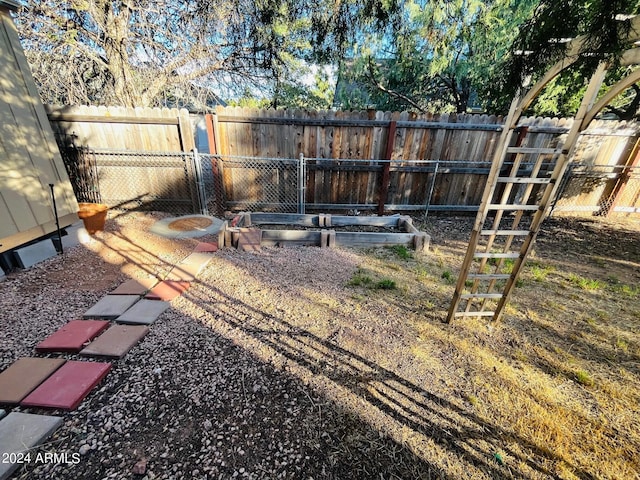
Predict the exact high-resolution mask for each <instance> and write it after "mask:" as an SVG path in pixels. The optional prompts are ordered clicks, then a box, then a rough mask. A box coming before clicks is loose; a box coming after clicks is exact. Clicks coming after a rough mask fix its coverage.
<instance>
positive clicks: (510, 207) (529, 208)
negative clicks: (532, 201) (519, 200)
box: [487, 203, 540, 212]
mask: <svg viewBox="0 0 640 480" xmlns="http://www.w3.org/2000/svg"><path fill="white" fill-rule="evenodd" d="M487 209H488V210H523V211H527V212H535V211H536V210H539V209H540V206H539V205H519V204H512V205H509V204H500V203H491V204H489V205H488V206H487Z"/></svg>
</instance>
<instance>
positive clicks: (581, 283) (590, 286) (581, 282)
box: [569, 273, 604, 291]
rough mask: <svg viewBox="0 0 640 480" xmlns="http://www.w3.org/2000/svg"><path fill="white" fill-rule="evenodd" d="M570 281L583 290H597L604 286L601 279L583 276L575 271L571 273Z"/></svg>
mask: <svg viewBox="0 0 640 480" xmlns="http://www.w3.org/2000/svg"><path fill="white" fill-rule="evenodd" d="M569 281H570V282H571V283H572V284H573V285H574V286H576V287H578V288H579V289H581V290H588V291H596V290H602V289H603V288H604V284H603V283H602V282H601V281H600V280H597V279H591V278H586V277H582V276H580V275H577V274H575V273H571V274H569Z"/></svg>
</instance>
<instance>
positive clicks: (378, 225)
mask: <svg viewBox="0 0 640 480" xmlns="http://www.w3.org/2000/svg"><path fill="white" fill-rule="evenodd" d="M262 226H267V227H270V228H262ZM282 227H284V228H282ZM372 227H374V228H372ZM248 228H257V229H259V230H260V231H261V240H260V245H261V246H286V245H306V246H318V247H323V248H324V247H334V246H345V247H377V246H390V245H405V246H408V247H411V248H414V249H415V250H416V251H417V252H426V251H427V250H428V248H429V242H430V239H431V237H430V236H429V235H428V234H427V233H425V232H422V231H420V230H418V229H417V228H416V227H415V226H414V225H413V222H412V220H411V217H408V216H400V215H393V216H387V217H377V216H346V215H344V216H343V215H328V214H318V215H306V214H295V213H260V212H244V213H241V214H239V215H237V216H236V217H235V218H234V219H233V221H232V222H231V225H230V226H229V227H227V229H226V231H225V245H228V246H230V245H233V246H237V243H238V238H239V237H240V234H241V232H242V231H243V229H248ZM372 229H374V230H376V229H377V230H378V231H370V230H372ZM361 230H367V231H361Z"/></svg>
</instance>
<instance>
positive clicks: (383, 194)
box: [378, 120, 397, 216]
mask: <svg viewBox="0 0 640 480" xmlns="http://www.w3.org/2000/svg"><path fill="white" fill-rule="evenodd" d="M396 125H397V124H396V121H395V120H391V121H390V122H389V133H388V135H387V149H386V151H385V155H384V160H386V161H385V163H384V165H383V166H382V180H381V184H380V197H378V215H380V216H382V215H384V205H385V203H386V200H387V195H388V194H389V169H390V167H391V156H392V155H393V147H394V144H395V141H396Z"/></svg>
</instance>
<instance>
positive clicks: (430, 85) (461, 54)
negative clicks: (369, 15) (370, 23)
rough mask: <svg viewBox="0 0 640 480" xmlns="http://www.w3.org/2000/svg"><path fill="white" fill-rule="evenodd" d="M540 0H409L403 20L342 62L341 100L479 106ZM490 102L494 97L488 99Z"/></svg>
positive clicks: (439, 108) (394, 106)
mask: <svg viewBox="0 0 640 480" xmlns="http://www.w3.org/2000/svg"><path fill="white" fill-rule="evenodd" d="M536 3H537V2H536V1H535V0H491V1H479V0H468V1H460V0H458V1H451V2H429V3H427V4H426V5H423V4H422V3H419V2H416V1H408V2H405V3H404V13H403V19H402V22H400V23H399V24H398V25H397V26H395V27H390V28H389V29H387V30H386V31H385V32H383V33H377V34H372V35H368V36H366V37H365V41H363V42H359V43H358V45H355V46H354V48H353V49H352V51H351V54H352V55H351V60H349V61H348V62H345V63H343V64H342V65H341V69H340V81H339V88H338V91H337V92H336V99H337V103H338V104H339V105H340V106H342V107H344V108H364V107H374V108H378V109H383V110H403V109H410V110H414V111H419V112H424V111H431V112H434V111H436V112H465V111H467V109H468V108H470V107H472V106H482V105H481V103H482V102H480V101H479V100H478V96H480V98H481V97H482V96H484V95H485V94H486V93H487V92H489V91H490V90H491V89H490V85H491V83H492V76H493V75H496V74H500V70H499V69H498V64H499V61H500V59H501V58H502V57H503V56H504V55H506V53H507V49H508V46H509V45H510V43H511V40H512V39H513V38H514V37H515V33H516V32H517V29H516V27H517V25H518V24H519V23H521V22H522V21H524V20H525V19H526V18H527V17H528V15H529V14H530V13H531V12H532V9H533V7H534V6H535V4H536ZM489 103H491V102H489Z"/></svg>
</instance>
